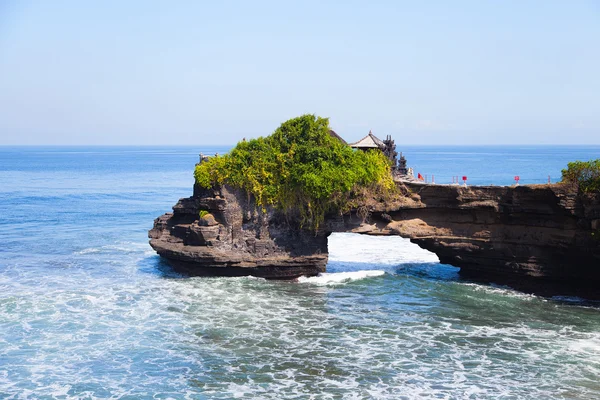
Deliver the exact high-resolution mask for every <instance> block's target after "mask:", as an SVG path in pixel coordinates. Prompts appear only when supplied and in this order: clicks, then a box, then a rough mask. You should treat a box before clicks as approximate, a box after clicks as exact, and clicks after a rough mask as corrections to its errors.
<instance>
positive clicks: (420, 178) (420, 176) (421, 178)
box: [417, 172, 425, 181]
mask: <svg viewBox="0 0 600 400" xmlns="http://www.w3.org/2000/svg"><path fill="white" fill-rule="evenodd" d="M417 179H419V180H420V181H424V180H425V179H424V178H423V175H421V173H420V172H419V174H418V175H417Z"/></svg>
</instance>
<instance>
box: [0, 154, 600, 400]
mask: <svg viewBox="0 0 600 400" xmlns="http://www.w3.org/2000/svg"><path fill="white" fill-rule="evenodd" d="M399 150H402V151H404V154H405V155H406V157H407V158H408V163H409V166H413V168H414V169H415V172H420V173H422V174H427V175H428V176H431V175H435V180H436V182H439V183H449V182H451V179H452V178H451V177H452V176H455V175H460V176H462V175H467V176H468V178H469V183H473V184H477V183H478V184H497V185H498V184H511V183H513V177H514V176H515V175H520V176H521V181H522V182H523V183H543V182H546V181H547V179H548V178H547V177H548V175H550V176H551V179H552V180H553V181H556V180H557V179H558V178H559V176H560V169H561V168H564V166H565V165H566V163H567V162H568V161H572V160H575V159H585V160H587V159H591V158H599V157H600V147H598V146H596V147H593V146H592V147H590V146H586V147H466V148H459V147H416V146H410V147H406V148H402V149H399ZM201 151H202V152H204V153H206V154H212V153H214V152H217V151H218V152H220V153H223V152H225V151H227V147H212V148H210V147H203V146H198V147H39V148H38V147H1V148H0V204H1V208H0V232H2V233H1V236H0V237H1V239H2V240H1V242H0V398H9V399H30V398H33V399H35V398H40V399H52V398H56V399H106V398H113V399H144V398H157V399H168V398H172V399H185V398H189V399H212V398H222V399H230V398H248V399H250V398H264V399H369V398H382V399H413V398H419V399H422V398H439V399H498V398H501V399H542V398H552V399H593V398H599V397H600V383H599V379H598V376H600V308H599V304H598V303H594V302H591V301H586V300H584V299H579V298H573V297H560V296H557V297H554V298H542V297H536V296H532V295H526V294H522V293H519V292H517V291H514V290H512V289H510V288H507V287H503V286H496V285H481V284H476V283H472V282H469V281H464V280H461V278H460V277H459V275H458V272H457V269H456V268H454V267H451V266H447V265H441V264H439V263H438V261H437V258H436V256H435V255H433V254H431V253H429V252H426V251H424V250H422V249H420V248H418V247H416V246H414V245H412V244H411V243H410V242H408V241H406V240H404V239H401V238H392V237H387V238H375V237H360V236H355V235H352V234H335V235H332V236H331V238H330V241H329V249H330V262H329V264H328V273H327V274H324V275H323V276H320V277H316V278H308V279H301V280H300V281H299V282H270V281H264V280H261V279H255V278H228V279H224V278H187V277H183V276H180V275H177V274H175V273H174V272H173V271H172V270H171V269H170V268H169V266H168V265H167V264H166V263H165V262H163V261H162V260H161V259H160V258H159V257H157V256H156V255H155V254H154V253H153V252H152V250H151V249H150V247H149V246H148V244H147V238H146V233H147V230H148V229H149V228H150V227H151V226H152V221H153V219H154V218H155V217H157V216H159V215H161V214H162V213H164V212H167V211H169V210H170V208H171V206H172V205H173V204H174V203H175V202H176V201H177V199H178V198H180V197H186V196H189V195H190V194H191V186H192V181H193V178H192V169H193V165H194V163H195V162H196V161H197V159H198V156H197V155H198V153H199V152H201Z"/></svg>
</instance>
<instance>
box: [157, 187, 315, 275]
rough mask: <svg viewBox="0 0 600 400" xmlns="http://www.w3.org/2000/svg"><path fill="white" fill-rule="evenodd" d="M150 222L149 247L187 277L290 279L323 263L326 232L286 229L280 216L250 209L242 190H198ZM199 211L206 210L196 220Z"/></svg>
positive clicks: (251, 202)
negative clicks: (316, 232)
mask: <svg viewBox="0 0 600 400" xmlns="http://www.w3.org/2000/svg"><path fill="white" fill-rule="evenodd" d="M194 194H195V195H194V196H193V197H190V198H186V199H181V200H179V202H178V203H177V204H176V205H175V206H174V207H173V211H174V212H173V213H167V214H165V215H163V216H161V217H159V218H157V219H156V220H155V221H154V228H152V229H151V230H150V232H149V237H150V238H151V240H150V245H151V246H152V248H153V249H154V250H156V251H157V252H158V254H160V255H161V256H162V257H165V258H166V259H167V260H169V262H170V263H171V264H172V265H173V266H174V267H175V268H176V269H179V270H181V271H183V272H185V273H188V274H191V275H211V276H244V275H253V276H259V277H264V278H277V279H294V278H297V277H299V276H302V275H308V276H311V275H317V274H318V273H320V272H324V271H325V265H326V264H327V237H326V233H325V232H323V233H320V234H315V233H314V232H311V231H306V230H299V229H292V228H290V226H289V225H288V223H287V222H286V220H285V218H283V216H282V215H280V214H278V213H277V212H275V211H274V210H272V209H269V210H262V209H260V208H258V207H256V205H255V202H254V199H253V198H252V197H250V196H248V195H247V194H246V193H242V192H239V191H235V190H232V189H228V188H225V187H224V188H220V189H218V190H202V189H199V188H197V187H196V188H194ZM200 210H205V211H208V212H209V213H210V214H208V215H205V216H204V217H203V218H199V213H200Z"/></svg>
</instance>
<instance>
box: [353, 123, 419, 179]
mask: <svg viewBox="0 0 600 400" xmlns="http://www.w3.org/2000/svg"><path fill="white" fill-rule="evenodd" d="M342 140H343V139H342ZM349 146H350V147H352V148H353V149H358V150H362V151H366V150H372V149H379V150H381V151H382V152H383V154H385V156H386V157H387V158H388V159H389V160H390V162H391V164H392V173H394V175H400V176H405V175H407V173H408V169H407V168H406V158H405V157H404V156H403V155H402V154H400V160H398V159H397V157H398V152H397V151H396V144H395V143H394V140H393V139H392V136H391V135H387V136H386V138H385V140H381V139H379V138H378V137H377V136H375V135H373V133H372V132H371V131H369V134H368V135H367V136H365V137H364V138H362V139H360V140H359V141H358V142H354V143H350V144H349Z"/></svg>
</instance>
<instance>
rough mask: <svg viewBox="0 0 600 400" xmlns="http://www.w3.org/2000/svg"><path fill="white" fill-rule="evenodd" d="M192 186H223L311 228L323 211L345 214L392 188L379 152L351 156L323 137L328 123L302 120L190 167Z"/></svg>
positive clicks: (387, 167) (311, 117) (345, 148)
mask: <svg viewBox="0 0 600 400" xmlns="http://www.w3.org/2000/svg"><path fill="white" fill-rule="evenodd" d="M194 177H195V178H196V183H197V184H198V185H200V186H202V187H205V188H209V187H211V186H214V185H222V184H227V185H230V186H232V187H235V188H239V189H243V190H245V191H246V192H248V193H251V194H252V195H254V198H255V199H256V203H257V204H258V205H259V206H261V207H263V209H265V207H266V206H268V205H272V206H274V207H275V208H277V209H279V210H281V211H283V212H284V213H285V214H286V215H287V216H288V217H292V216H299V217H300V224H301V226H307V225H308V226H309V227H311V228H313V229H317V228H318V227H319V224H321V223H322V222H323V220H324V218H325V214H326V213H328V212H334V211H335V212H345V211H347V210H349V209H350V208H351V207H353V206H355V205H356V204H358V200H359V199H360V198H361V197H364V196H366V195H367V193H368V194H370V195H373V194H375V195H380V196H383V195H385V194H386V193H391V192H392V191H393V190H394V189H395V185H394V182H393V180H392V177H391V173H390V164H389V161H388V159H387V158H386V157H385V156H384V155H383V153H381V152H380V151H377V150H374V151H369V152H362V151H354V150H353V149H352V148H350V147H349V146H347V145H345V144H343V143H341V142H340V141H339V140H337V139H334V138H332V137H331V135H330V134H329V120H328V119H326V118H320V117H316V116H314V115H303V116H301V117H298V118H294V119H291V120H289V121H286V122H284V123H283V124H281V126H280V127H279V128H277V129H276V130H275V132H273V134H271V135H270V136H268V137H259V138H257V139H252V140H249V141H242V142H239V143H238V144H237V146H236V147H235V148H234V149H233V150H231V152H230V153H228V154H226V155H224V156H221V157H213V158H211V159H210V160H209V161H206V162H203V163H202V164H200V165H198V166H197V167H196V170H195V172H194Z"/></svg>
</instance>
